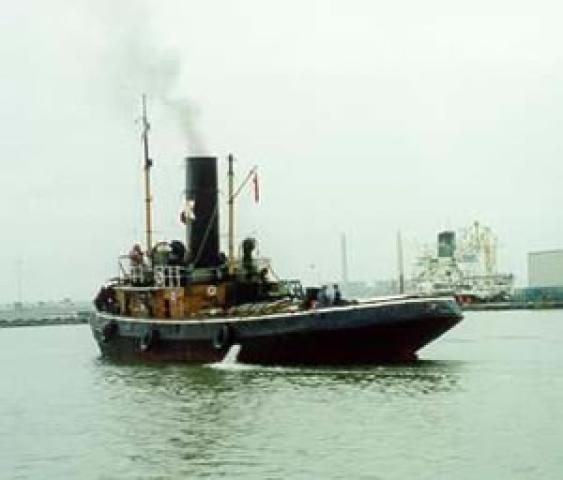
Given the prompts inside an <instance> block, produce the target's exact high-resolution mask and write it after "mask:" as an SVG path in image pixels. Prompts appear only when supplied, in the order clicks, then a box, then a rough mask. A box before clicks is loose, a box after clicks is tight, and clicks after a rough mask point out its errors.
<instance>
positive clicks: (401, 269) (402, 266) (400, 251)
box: [397, 230, 405, 294]
mask: <svg viewBox="0 0 563 480" xmlns="http://www.w3.org/2000/svg"><path fill="white" fill-rule="evenodd" d="M397 263H398V267H399V293H401V294H403V293H405V263H404V261H403V237H402V235H401V231H400V230H399V231H398V232H397Z"/></svg>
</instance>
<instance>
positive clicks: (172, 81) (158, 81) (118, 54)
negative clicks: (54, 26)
mask: <svg viewBox="0 0 563 480" xmlns="http://www.w3.org/2000/svg"><path fill="white" fill-rule="evenodd" d="M98 8H100V11H101V14H102V20H103V22H102V24H103V27H104V30H105V31H106V36H105V37H104V44H105V51H104V56H105V57H106V58H105V62H104V64H109V65H110V72H111V75H110V80H109V81H110V82H111V83H112V85H111V87H112V88H111V91H112V92H114V94H115V95H116V96H117V99H116V100H117V101H118V102H120V103H123V101H124V100H125V103H127V104H130V103H131V101H132V99H134V101H138V99H139V98H140V96H141V94H146V95H147V96H148V98H149V100H152V101H155V100H156V101H158V102H160V103H161V104H162V105H163V106H164V107H165V108H166V110H168V111H169V112H170V115H171V117H172V118H173V119H174V121H175V122H176V124H177V126H178V128H179V130H180V133H181V134H182V135H183V136H184V138H185V141H186V144H187V145H186V146H187V151H188V152H189V153H190V154H202V153H205V152H206V148H205V143H204V141H203V138H202V135H201V131H200V129H199V111H198V108H197V105H196V104H195V103H194V102H193V101H192V100H191V99H190V98H188V97H186V96H185V95H183V94H182V93H180V92H179V90H180V88H181V87H182V85H181V83H180V81H181V80H182V78H181V77H182V73H183V71H182V66H183V65H182V60H181V57H180V54H179V52H178V50H177V49H176V48H175V46H169V45H163V44H162V42H160V41H159V38H158V35H157V34H156V33H155V29H154V28H153V25H152V19H153V18H154V12H152V11H151V10H150V9H149V4H148V2H146V1H136V2H134V3H133V2H124V3H121V2H103V3H101V4H100V5H98ZM153 8H158V6H157V4H156V3H155V4H154V6H153Z"/></svg>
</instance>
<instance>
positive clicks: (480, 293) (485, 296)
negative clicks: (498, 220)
mask: <svg viewBox="0 0 563 480" xmlns="http://www.w3.org/2000/svg"><path fill="white" fill-rule="evenodd" d="M458 236H459V241H456V238H457V237H458ZM496 251H497V239H496V237H495V236H494V235H493V233H492V231H491V229H490V228H489V227H486V226H483V225H481V224H479V222H475V223H473V225H471V226H470V227H469V228H466V229H464V230H463V231H461V232H460V235H456V232H454V231H444V232H440V233H439V234H438V248H437V255H434V254H432V253H431V252H426V253H424V254H422V255H421V256H420V257H418V259H417V263H416V273H415V275H414V278H413V280H412V283H411V288H412V289H413V290H414V291H415V292H416V293H419V294H431V295H454V296H455V297H456V298H457V299H458V301H459V302H460V303H463V304H466V303H474V302H495V301H505V300H508V299H509V298H510V296H511V295H512V292H513V289H514V275H512V274H511V273H499V272H498V271H497V265H496V260H497V258H496V257H497V255H496Z"/></svg>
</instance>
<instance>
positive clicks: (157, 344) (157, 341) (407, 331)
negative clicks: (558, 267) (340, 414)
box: [91, 298, 461, 365]
mask: <svg viewBox="0 0 563 480" xmlns="http://www.w3.org/2000/svg"><path fill="white" fill-rule="evenodd" d="M460 320H461V314H460V311H459V308H458V306H457V304H456V303H455V301H453V300H451V299H437V298H433V299H395V300H387V301H379V302H373V303H369V304H361V305H354V306H346V307H332V308H327V309H321V310H311V311H306V312H298V313H293V314H283V315H281V314H280V315H268V316H263V317H248V318H229V317H226V318H219V319H213V320H211V319H209V320H198V321H194V320H153V319H135V318H126V317H117V316H112V315H108V314H105V313H98V314H96V316H95V317H94V318H93V319H92V321H91V326H92V331H93V333H94V336H95V338H96V340H97V342H98V344H99V346H100V349H101V351H102V354H103V355H104V356H106V357H108V358H111V359H114V360H123V361H131V360H145V361H176V362H189V363H209V362H217V361H220V360H222V359H223V358H224V357H225V355H226V353H227V352H228V350H229V348H230V347H231V346H232V345H234V344H238V345H240V351H239V354H238V361H240V362H245V363H258V364H285V365H287V364H350V363H380V362H392V361H409V360H414V359H416V352H417V351H418V350H420V349H421V348H422V347H424V346H425V345H427V344H428V343H429V342H431V341H432V340H434V339H436V338H437V337H439V336H440V335H442V334H443V333H444V332H446V331H447V330H449V329H450V328H451V327H453V326H454V325H455V324H456V323H458V322H459V321H460Z"/></svg>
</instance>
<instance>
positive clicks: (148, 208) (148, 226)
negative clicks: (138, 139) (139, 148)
mask: <svg viewBox="0 0 563 480" xmlns="http://www.w3.org/2000/svg"><path fill="white" fill-rule="evenodd" d="M142 121H143V156H144V170H145V230H146V251H147V255H150V252H151V250H152V194H151V167H152V160H151V158H150V157H149V130H150V128H151V127H150V124H149V121H148V120H147V96H146V95H145V94H143V119H142Z"/></svg>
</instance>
